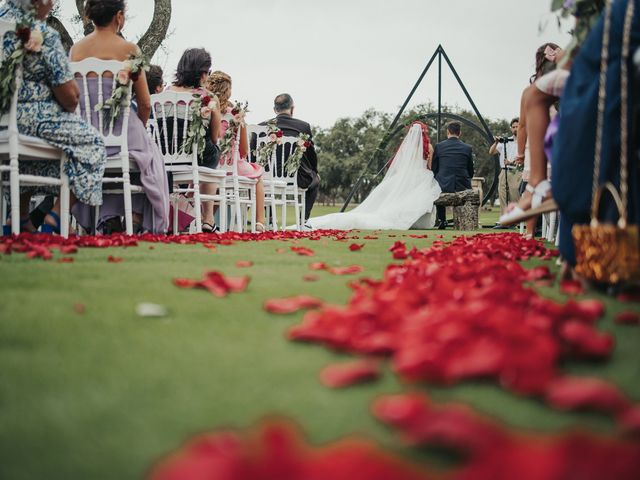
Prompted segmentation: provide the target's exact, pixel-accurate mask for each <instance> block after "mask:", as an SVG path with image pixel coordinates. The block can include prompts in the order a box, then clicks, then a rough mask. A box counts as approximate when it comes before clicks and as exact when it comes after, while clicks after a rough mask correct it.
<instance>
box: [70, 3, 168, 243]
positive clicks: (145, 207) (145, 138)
mask: <svg viewBox="0 0 640 480" xmlns="http://www.w3.org/2000/svg"><path fill="white" fill-rule="evenodd" d="M125 9H126V4H125V1H124V0H87V2H86V4H85V14H86V16H87V17H88V18H89V19H90V20H91V21H92V22H93V24H94V25H95V31H94V32H93V33H91V34H90V35H88V36H86V37H85V38H83V39H82V40H80V41H78V42H77V43H76V44H75V45H74V46H73V49H72V51H71V54H70V55H71V61H73V62H79V61H81V60H85V59H87V58H99V59H102V60H118V61H125V60H127V59H129V58H131V57H137V56H139V55H140V50H139V49H138V47H137V46H136V45H135V44H133V43H130V42H127V41H125V40H124V39H123V38H122V37H120V35H118V34H119V32H120V30H122V27H123V26H124V21H125V14H124V12H125ZM98 81H99V80H98V78H97V77H95V78H88V89H89V96H90V98H91V99H92V102H91V104H92V105H93V104H94V102H97V98H98ZM78 84H79V86H80V89H81V90H82V89H83V85H82V81H81V80H80V79H78ZM102 88H103V93H104V98H109V97H110V96H111V92H112V89H113V80H112V79H111V78H103V85H102ZM82 93H84V92H82ZM133 94H134V96H135V102H136V104H137V112H134V110H132V112H131V116H130V117H129V129H128V140H129V145H128V146H129V157H130V158H131V159H132V160H133V161H134V162H135V163H136V165H137V167H138V170H139V172H140V183H141V184H142V186H143V187H144V195H134V196H133V201H132V206H133V223H134V232H138V233H139V232H142V231H149V232H158V233H163V232H166V231H167V229H168V227H169V185H168V182H167V174H166V170H165V166H164V159H163V157H162V153H161V152H160V150H159V149H158V147H157V146H156V144H155V143H154V142H153V140H152V139H151V138H150V136H149V135H148V134H147V131H146V127H145V125H146V123H147V121H148V120H149V115H150V113H151V99H150V96H149V88H148V86H147V80H146V77H145V74H144V72H141V75H140V76H139V77H138V78H137V80H136V81H134V82H133ZM101 114H102V112H93V113H92V123H94V124H97V122H98V115H101ZM115 129H116V131H117V122H116V128H115ZM108 154H109V155H110V156H111V155H115V154H117V149H116V150H115V151H112V149H108ZM73 213H74V216H75V217H76V219H77V220H78V222H79V223H80V224H81V225H82V226H83V227H85V228H87V229H91V228H92V226H93V225H94V219H93V213H94V209H93V208H89V207H88V206H86V205H77V206H76V207H75V208H74V210H73ZM123 215H124V198H123V196H122V195H120V194H109V195H104V199H103V206H102V208H101V209H100V218H99V219H98V225H99V226H100V225H101V224H104V223H105V222H106V221H107V220H108V219H110V218H116V219H118V220H119V218H120V217H121V216H123Z"/></svg>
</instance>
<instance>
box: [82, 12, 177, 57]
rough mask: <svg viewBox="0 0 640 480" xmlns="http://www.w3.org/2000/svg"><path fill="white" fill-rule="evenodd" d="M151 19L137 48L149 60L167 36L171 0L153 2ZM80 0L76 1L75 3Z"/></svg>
mask: <svg viewBox="0 0 640 480" xmlns="http://www.w3.org/2000/svg"><path fill="white" fill-rule="evenodd" d="M154 1H155V6H154V8H153V19H152V20H151V25H149V28H148V29H147V31H146V32H145V34H144V35H143V36H142V38H140V41H139V42H138V46H139V47H140V50H142V53H143V54H144V55H145V57H147V58H148V59H149V60H151V58H152V57H153V56H154V55H155V53H156V51H157V50H158V48H160V45H161V44H162V42H163V41H164V39H165V38H166V36H167V31H168V30H169V24H170V23H171V0H154ZM78 2H81V0H76V3H78Z"/></svg>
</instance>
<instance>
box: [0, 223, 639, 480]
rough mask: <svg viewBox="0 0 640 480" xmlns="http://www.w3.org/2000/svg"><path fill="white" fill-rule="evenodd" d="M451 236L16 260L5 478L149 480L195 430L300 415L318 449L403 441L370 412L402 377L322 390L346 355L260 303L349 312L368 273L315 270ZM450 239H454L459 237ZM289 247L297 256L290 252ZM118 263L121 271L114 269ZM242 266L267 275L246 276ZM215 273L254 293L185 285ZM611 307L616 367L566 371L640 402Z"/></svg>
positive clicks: (490, 407)
mask: <svg viewBox="0 0 640 480" xmlns="http://www.w3.org/2000/svg"><path fill="white" fill-rule="evenodd" d="M437 234H438V233H437V232H430V238H429V239H427V240H424V239H410V238H402V234H401V233H398V237H396V238H389V237H388V233H382V234H380V235H379V240H375V241H366V247H365V248H364V249H363V250H362V251H361V252H350V251H349V250H348V246H349V243H350V242H335V241H332V240H329V239H327V240H325V239H323V240H320V241H301V242H300V243H299V246H305V247H309V248H312V249H314V250H315V251H316V255H315V256H314V257H301V256H297V255H295V254H294V253H293V252H291V251H289V248H290V247H291V246H293V244H292V243H291V242H277V241H268V242H260V243H253V242H252V243H244V244H242V243H238V244H235V245H233V246H219V247H218V249H217V251H215V252H212V251H210V250H208V249H206V248H204V247H203V246H202V245H195V246H190V245H183V246H181V245H160V244H154V245H149V244H140V246H138V247H135V248H127V249H123V248H111V249H95V250H94V249H81V250H80V251H79V253H78V254H76V255H74V257H75V262H74V263H71V264H60V263H56V262H55V261H50V262H44V261H41V260H28V259H26V258H25V257H24V256H23V255H18V254H14V255H10V256H2V257H1V258H0V291H1V292H2V302H0V318H1V320H0V478H7V479H9V478H10V479H14V480H18V479H41V478H47V479H49V480H57V479H72V478H90V479H92V480H98V479H113V478H118V479H134V478H140V477H141V476H142V475H143V474H144V472H145V471H146V469H147V468H148V467H149V466H150V464H151V463H152V462H153V461H154V460H155V459H157V458H158V457H159V456H160V455H162V454H164V453H166V452H168V451H171V450H173V449H175V448H176V447H178V446H179V445H180V444H181V443H182V442H183V441H184V440H186V439H187V438H189V437H190V436H192V435H193V434H195V433H198V432H203V431H209V430H212V429H215V428H220V427H224V426H230V427H246V426H250V425H252V424H253V423H255V422H256V421H257V420H259V419H261V418H263V417H264V416H265V415H266V414H272V413H277V414H282V415H286V416H288V417H291V418H293V419H294V420H296V421H298V422H299V423H300V424H301V425H302V426H303V428H304V430H305V431H306V432H307V434H308V436H309V439H310V440H311V441H312V442H315V443H318V442H327V441H331V440H334V439H337V438H339V437H341V436H343V435H346V434H350V433H354V432H355V433H362V434H366V435H369V436H372V437H374V438H376V439H377V440H378V441H380V442H381V443H383V444H384V445H385V446H387V447H390V448H393V447H396V446H397V443H396V442H395V441H393V437H392V435H391V434H390V433H389V432H388V431H387V430H386V429H385V428H384V427H382V426H381V425H379V424H378V423H376V422H375V421H374V419H373V417H372V416H371V415H370V414H369V405H370V402H371V400H372V399H373V398H374V397H375V396H376V395H379V394H383V393H385V394H386V393H394V392H399V391H401V390H402V389H403V388H404V387H402V386H401V385H400V384H399V383H398V381H397V380H396V379H395V377H394V376H393V375H391V374H390V373H389V372H388V371H387V373H386V374H385V375H384V377H383V379H382V380H381V381H379V382H377V383H374V384H371V385H364V386H358V387H355V388H351V389H348V390H346V391H338V392H336V391H330V390H328V389H326V388H324V387H322V386H321V385H320V384H319V382H318V380H317V378H318V372H319V371H320V369H321V368H322V367H323V366H325V365H326V364H328V363H331V362H333V361H336V360H337V359H340V358H344V357H341V356H340V355H338V354H335V353H332V352H329V351H327V350H325V349H324V348H322V347H319V346H313V345H302V344H295V343H291V342H288V341H286V340H285V339H284V335H283V334H284V332H285V331H286V330H287V328H288V327H289V326H290V325H292V324H294V323H297V322H298V321H299V320H300V318H301V315H295V316H291V317H280V316H272V315H269V314H267V313H265V312H264V311H263V310H262V303H263V302H264V301H265V300H267V299H269V298H273V297H283V296H289V295H295V294H301V293H311V294H313V295H315V296H318V297H320V298H322V299H323V300H326V301H328V302H332V303H344V302H345V301H346V300H347V298H348V297H349V295H350V290H349V289H348V288H347V287H346V283H347V282H348V281H349V280H350V279H353V278H357V277H339V276H332V275H330V274H328V273H326V272H317V274H318V276H319V278H320V279H319V281H318V282H314V283H308V282H304V281H303V276H304V275H305V274H308V273H310V271H309V269H308V265H309V263H310V262H312V261H313V262H316V261H317V262H326V263H328V264H329V265H331V266H338V265H339V266H346V265H350V264H354V263H355V264H360V265H362V266H364V267H365V272H364V274H363V276H370V277H372V278H380V276H381V274H382V272H383V270H384V268H385V267H386V265H388V264H389V263H390V262H391V256H390V254H389V252H388V251H387V250H388V248H389V246H390V245H391V244H392V243H393V242H394V241H395V240H404V241H406V242H407V244H408V245H412V244H415V245H417V246H418V247H426V246H428V245H430V243H431V242H432V241H433V240H435V239H436V235H437ZM359 235H360V236H361V237H362V236H364V235H366V234H364V233H362V234H359ZM452 236H453V233H451V232H447V234H446V235H445V239H451V238H452ZM358 242H360V243H362V242H364V241H363V240H358ZM150 247H153V249H150ZM282 248H284V249H286V252H285V253H277V252H276V250H277V249H282ZM56 255H57V257H56V258H58V257H59V254H56ZM109 255H113V256H115V257H122V258H123V262H122V263H108V262H107V258H108V256H109ZM239 260H250V261H253V262H254V266H253V267H251V268H248V269H242V268H237V267H236V262H237V261H239ZM207 270H220V271H222V272H224V273H225V274H226V275H230V276H240V275H245V274H248V275H250V276H251V277H252V282H251V284H250V286H249V288H248V290H247V292H245V293H242V294H236V295H232V296H230V297H228V298H225V299H217V298H214V297H213V296H211V295H210V294H208V293H207V292H205V291H202V290H180V289H178V288H176V287H175V286H173V285H172V283H171V280H172V278H175V277H186V278H200V277H201V276H202V274H203V272H204V271H207ZM552 292H553V290H552V289H546V291H545V293H546V294H549V295H551V294H552ZM496 300H497V301H499V299H496ZM141 302H152V303H158V304H161V305H164V306H166V307H167V308H168V309H169V316H168V317H166V318H161V319H150V318H140V317H138V316H137V315H136V313H135V308H136V306H137V305H138V304H139V303H141ZM606 302H607V307H608V315H607V318H606V320H604V321H603V322H602V323H601V329H603V330H610V331H613V332H615V333H616V335H617V342H618V347H617V349H616V353H615V357H614V358H613V359H612V361H611V362H610V363H608V364H605V365H598V364H587V365H585V364H571V365H568V369H569V370H570V371H572V372H576V373H584V374H587V373H590V374H591V373H593V374H596V375H600V376H602V377H605V378H608V379H611V380H613V381H615V382H616V383H617V384H619V385H620V386H621V387H622V388H624V389H625V390H626V391H627V393H628V394H629V395H630V396H631V397H632V398H634V399H635V400H639V399H640V386H639V385H638V382H637V378H639V377H640V354H639V353H638V350H637V345H638V344H640V329H638V328H634V327H619V326H614V325H613V322H612V317H613V314H614V313H615V312H617V311H619V310H620V309H622V308H625V309H629V305H626V306H621V305H620V304H617V303H616V302H613V301H611V300H606ZM78 304H82V305H84V306H86V311H85V312H84V313H81V314H80V313H77V312H76V311H75V310H74V306H76V305H78ZM635 307H637V305H636V306H635ZM429 392H430V393H431V394H432V395H433V396H434V397H435V398H436V399H439V400H440V399H458V400H464V401H467V402H469V403H471V404H472V405H474V406H476V407H477V408H479V409H480V410H481V411H482V412H486V413H489V414H492V415H496V416H498V417H500V418H502V419H503V420H505V421H506V422H508V423H510V424H513V425H517V426H523V427H529V428H539V429H544V430H556V429H559V428H563V427H566V426H569V425H574V424H576V423H580V424H583V425H586V426H588V427H592V428H596V429H599V430H607V431H608V430H610V428H611V425H610V422H609V420H608V419H605V418H603V417H598V416H596V415H589V414H563V413H559V412H554V411H551V410H549V409H548V408H546V407H544V406H543V405H542V404H540V403H538V402H536V401H533V400H530V399H522V398H517V397H514V396H513V395H510V394H508V393H505V392H503V391H501V390H500V389H499V388H497V387H495V386H492V385H488V384H481V383H475V384H471V383H467V384H464V385H461V386H458V387H454V388H450V389H434V388H430V389H429Z"/></svg>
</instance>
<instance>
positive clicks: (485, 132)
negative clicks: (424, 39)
mask: <svg viewBox="0 0 640 480" xmlns="http://www.w3.org/2000/svg"><path fill="white" fill-rule="evenodd" d="M436 59H437V60H438V113H433V114H427V115H422V116H421V117H422V118H435V119H436V124H437V141H438V142H439V141H440V132H441V130H442V118H443V117H444V118H453V119H455V120H459V121H460V122H461V123H464V124H465V125H467V126H468V127H470V128H472V129H474V130H476V131H478V132H480V133H481V134H482V136H483V137H484V138H486V139H487V141H488V142H489V143H490V144H492V143H493V138H494V135H493V133H492V132H491V129H490V128H489V125H488V124H487V122H486V121H485V119H484V117H483V116H482V114H481V113H480V111H479V110H478V107H476V104H475V102H474V101H473V98H471V95H470V94H469V91H468V90H467V87H466V86H465V85H464V83H463V82H462V79H461V78H460V75H458V72H457V71H456V69H455V67H454V66H453V64H452V63H451V60H450V59H449V56H448V55H447V53H446V52H445V50H444V48H443V47H442V45H438V48H436V51H435V52H434V53H433V55H432V56H431V58H430V59H429V61H428V62H427V65H426V66H425V68H424V70H423V71H422V73H421V74H420V76H419V77H418V80H417V81H416V83H415V85H414V86H413V88H412V89H411V92H410V93H409V95H408V96H407V98H406V100H405V101H404V103H403V104H402V107H400V111H399V112H398V113H397V114H396V116H395V118H394V119H393V122H391V125H390V126H389V128H388V129H387V133H386V134H385V135H384V137H383V138H382V140H381V141H380V144H379V145H378V148H376V150H375V152H374V153H373V155H372V156H371V159H370V160H369V162H368V163H367V165H366V166H365V168H364V170H363V171H362V173H361V174H360V177H359V178H358V180H357V181H356V183H355V185H354V186H353V188H352V189H351V192H350V193H349V195H348V196H347V199H346V200H345V202H344V205H343V206H342V208H341V209H340V211H341V212H344V211H345V210H346V209H347V207H348V206H349V203H350V202H351V200H352V199H353V196H354V195H355V194H356V192H357V191H358V189H359V188H360V185H361V184H362V181H363V179H364V177H365V175H366V173H367V171H368V170H369V168H370V167H371V165H372V164H377V161H378V160H379V158H380V155H382V154H383V153H384V149H385V147H386V146H387V145H388V144H389V141H390V140H391V139H392V138H393V137H394V136H395V135H396V134H397V133H398V129H401V128H402V127H404V125H401V126H400V127H398V122H399V121H400V117H401V116H402V114H403V113H404V111H405V110H406V108H407V105H409V102H410V101H411V99H412V98H413V95H414V94H415V93H416V90H418V87H419V86H420V84H421V83H422V81H423V80H424V77H425V76H426V75H427V72H428V71H429V70H430V69H431V66H432V65H433V63H434V62H435V61H436ZM443 59H444V61H445V62H446V64H447V66H448V67H449V69H450V70H451V73H452V74H453V76H454V77H455V79H456V81H457V83H458V85H459V86H460V88H461V89H462V91H463V93H464V94H465V96H466V98H467V100H468V101H469V103H470V105H471V108H472V109H473V111H474V113H475V114H476V116H477V117H478V119H479V120H480V124H481V126H479V125H476V124H475V123H474V122H472V121H470V120H468V119H466V118H463V117H461V116H459V115H455V114H452V113H448V112H443V111H442V60H443ZM414 120H415V119H414ZM495 162H496V164H497V165H499V164H498V159H497V158H496V159H495ZM495 171H496V173H495V179H494V182H493V185H492V186H491V190H490V191H489V192H488V193H487V195H486V196H485V198H484V199H483V202H482V203H483V204H484V203H485V202H486V201H487V200H488V199H489V198H490V197H491V196H493V194H494V193H495V189H496V188H497V186H498V176H499V175H500V169H499V168H496V169H495Z"/></svg>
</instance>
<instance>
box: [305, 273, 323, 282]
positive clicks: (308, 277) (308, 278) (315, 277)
mask: <svg viewBox="0 0 640 480" xmlns="http://www.w3.org/2000/svg"><path fill="white" fill-rule="evenodd" d="M302 279H303V280H304V281H305V282H317V281H318V280H320V277H319V276H318V275H314V274H313V273H307V274H306V275H305V276H303V277H302Z"/></svg>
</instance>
